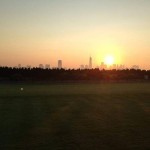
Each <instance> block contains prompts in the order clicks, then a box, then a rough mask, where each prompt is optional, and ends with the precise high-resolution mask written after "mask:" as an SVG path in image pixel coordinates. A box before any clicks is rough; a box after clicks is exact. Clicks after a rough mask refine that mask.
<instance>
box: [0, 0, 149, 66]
mask: <svg viewBox="0 0 150 150" xmlns="http://www.w3.org/2000/svg"><path fill="white" fill-rule="evenodd" d="M149 8H150V1H149V0H105V1H103V0H76V1H73V0H51V1H49V0H44V1H43V0H31V1H26V0H1V1H0V17H1V26H0V32H1V37H0V52H1V55H0V66H11V67H13V66H17V65H18V64H21V65H22V66H27V65H30V66H33V67H34V66H38V65H39V64H40V63H43V64H50V66H51V67H52V66H54V67H55V66H57V65H58V64H57V63H58V62H57V60H59V59H60V58H61V60H62V61H63V66H64V67H66V68H79V66H80V65H81V64H84V65H86V64H88V65H89V61H88V60H87V59H88V58H89V56H90V55H91V56H92V59H93V63H92V65H93V67H96V66H98V65H100V64H101V62H105V59H106V57H107V56H112V57H113V58H114V64H123V65H125V66H127V67H129V68H130V67H131V66H133V65H134V66H135V65H139V66H140V68H141V69H150V64H149V60H150V41H149V39H150V30H149V26H150V19H149V18H150V9H149ZM47 67H49V66H47Z"/></svg>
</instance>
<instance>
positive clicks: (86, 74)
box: [0, 67, 150, 81]
mask: <svg viewBox="0 0 150 150" xmlns="http://www.w3.org/2000/svg"><path fill="white" fill-rule="evenodd" d="M149 77H150V70H140V69H138V70H135V69H125V70H115V69H114V70H100V69H97V68H96V69H83V70H81V69H41V68H11V67H0V81H136V80H139V81H140V80H141V81H143V80H147V81H148V80H150V79H149Z"/></svg>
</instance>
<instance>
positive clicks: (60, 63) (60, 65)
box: [58, 60, 62, 69]
mask: <svg viewBox="0 0 150 150" xmlns="http://www.w3.org/2000/svg"><path fill="white" fill-rule="evenodd" d="M61 68H62V60H58V69H61Z"/></svg>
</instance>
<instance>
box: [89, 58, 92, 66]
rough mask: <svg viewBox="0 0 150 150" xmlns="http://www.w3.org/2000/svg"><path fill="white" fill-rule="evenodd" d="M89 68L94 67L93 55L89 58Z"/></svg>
mask: <svg viewBox="0 0 150 150" xmlns="http://www.w3.org/2000/svg"><path fill="white" fill-rule="evenodd" d="M89 69H92V57H90V59H89Z"/></svg>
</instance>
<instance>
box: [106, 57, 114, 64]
mask: <svg viewBox="0 0 150 150" xmlns="http://www.w3.org/2000/svg"><path fill="white" fill-rule="evenodd" d="M105 64H106V65H112V64H114V57H113V56H111V55H108V56H106V57H105Z"/></svg>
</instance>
